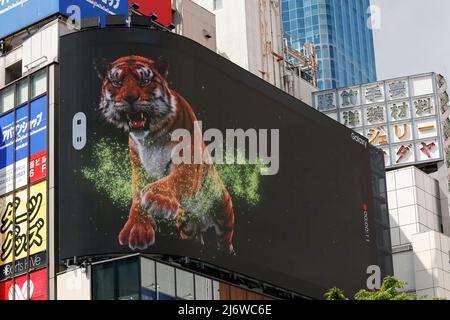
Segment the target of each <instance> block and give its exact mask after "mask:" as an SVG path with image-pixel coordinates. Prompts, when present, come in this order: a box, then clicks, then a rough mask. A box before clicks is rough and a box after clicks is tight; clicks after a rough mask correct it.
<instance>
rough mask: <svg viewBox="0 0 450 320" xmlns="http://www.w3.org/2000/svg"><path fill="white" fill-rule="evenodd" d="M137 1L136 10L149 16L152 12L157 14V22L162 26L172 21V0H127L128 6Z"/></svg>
mask: <svg viewBox="0 0 450 320" xmlns="http://www.w3.org/2000/svg"><path fill="white" fill-rule="evenodd" d="M135 2H138V3H139V8H138V9H137V11H138V12H140V13H142V14H143V15H146V16H150V15H152V14H153V13H155V14H157V15H158V20H157V21H158V22H159V23H161V24H162V25H164V26H168V25H169V24H170V23H171V22H172V0H147V1H133V0H128V3H129V5H130V7H131V6H132V5H133V3H135Z"/></svg>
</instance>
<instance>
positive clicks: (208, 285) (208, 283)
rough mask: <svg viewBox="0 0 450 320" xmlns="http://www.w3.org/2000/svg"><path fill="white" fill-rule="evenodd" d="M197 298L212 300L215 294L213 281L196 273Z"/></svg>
mask: <svg viewBox="0 0 450 320" xmlns="http://www.w3.org/2000/svg"><path fill="white" fill-rule="evenodd" d="M194 279H195V300H211V299H213V298H214V296H213V281H212V280H210V279H208V278H205V277H202V276H199V275H195V278H194Z"/></svg>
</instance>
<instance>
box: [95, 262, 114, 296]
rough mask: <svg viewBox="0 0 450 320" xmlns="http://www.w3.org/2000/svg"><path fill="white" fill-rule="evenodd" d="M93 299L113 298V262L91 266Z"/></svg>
mask: <svg viewBox="0 0 450 320" xmlns="http://www.w3.org/2000/svg"><path fill="white" fill-rule="evenodd" d="M92 289H93V292H92V295H93V298H94V300H114V299H115V294H114V264H113V263H105V264H99V265H96V266H94V268H92Z"/></svg>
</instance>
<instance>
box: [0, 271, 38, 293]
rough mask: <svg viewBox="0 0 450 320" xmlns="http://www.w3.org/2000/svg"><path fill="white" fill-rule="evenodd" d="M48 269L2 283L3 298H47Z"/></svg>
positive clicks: (0, 290) (0, 284) (0, 287)
mask: <svg viewBox="0 0 450 320" xmlns="http://www.w3.org/2000/svg"><path fill="white" fill-rule="evenodd" d="M46 299H47V269H42V270H39V271H34V272H31V273H30V276H29V279H28V276H27V275H24V276H21V277H18V278H15V279H14V281H13V280H9V281H5V282H2V283H0V301H1V300H46Z"/></svg>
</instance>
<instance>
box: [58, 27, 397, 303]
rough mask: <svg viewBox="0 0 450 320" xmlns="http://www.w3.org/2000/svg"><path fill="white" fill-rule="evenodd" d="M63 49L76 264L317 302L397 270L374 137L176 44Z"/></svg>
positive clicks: (91, 40) (129, 42)
mask: <svg viewBox="0 0 450 320" xmlns="http://www.w3.org/2000/svg"><path fill="white" fill-rule="evenodd" d="M60 50H61V52H60V66H61V68H60V73H61V74H60V86H61V87H60V88H61V92H60V93H61V95H60V104H61V105H60V106H61V110H64V112H61V113H60V119H59V121H60V137H59V138H60V139H59V142H60V144H59V157H60V168H59V187H58V188H59V191H58V193H59V214H60V217H59V223H60V229H59V237H60V242H59V243H60V258H61V259H65V258H71V257H74V256H77V257H82V256H95V255H108V254H122V253H133V252H144V253H155V254H167V255H176V256H187V257H191V258H193V259H198V260H201V261H204V262H207V263H210V264H213V265H216V266H219V267H221V268H224V269H227V270H231V271H234V272H237V273H240V274H244V275H247V276H250V277H252V278H256V279H259V280H261V281H264V282H266V283H269V284H273V285H276V286H279V287H283V288H285V289H288V290H293V291H296V292H299V293H302V294H305V295H309V296H312V297H316V298H321V297H322V296H323V293H324V292H325V290H326V289H327V288H328V287H331V286H339V287H342V288H344V289H345V290H346V291H347V292H352V291H355V290H356V289H359V288H362V287H365V285H366V280H367V278H368V275H367V273H366V270H367V268H368V267H369V266H371V265H380V266H381V267H382V269H383V271H384V272H387V273H390V272H391V268H392V266H391V264H390V262H389V261H390V260H389V257H387V258H386V256H384V258H381V259H380V257H381V256H383V254H380V252H381V251H380V250H381V249H380V247H379V245H380V244H383V243H385V244H386V246H387V247H389V246H390V243H389V238H387V243H386V241H384V239H382V238H383V236H382V235H381V233H382V231H383V230H380V229H379V228H378V226H379V225H378V223H377V222H379V221H381V220H383V219H386V217H387V215H386V211H385V210H384V211H383V213H382V214H383V215H384V218H383V219H381V218H380V217H381V210H380V208H381V206H380V205H379V204H377V203H378V202H379V201H381V202H383V201H384V204H385V194H384V193H383V190H385V188H384V180H382V177H383V176H384V171H383V170H384V167H383V156H382V153H381V152H377V151H373V152H372V153H370V152H369V147H368V143H367V140H366V139H364V138H363V137H361V136H359V135H357V134H355V133H354V132H353V131H351V130H349V129H347V128H346V127H344V126H343V125H340V124H337V123H336V122H334V121H333V120H331V119H329V118H328V117H326V116H324V115H322V114H321V113H320V112H318V111H316V110H314V109H313V108H311V107H309V106H307V105H305V104H303V103H302V102H301V101H299V100H296V99H295V98H293V97H291V96H289V95H287V94H285V93H284V92H282V91H281V90H278V89H277V88H275V87H273V86H271V85H270V84H268V83H266V82H264V81H263V80H261V79H259V78H257V77H256V76H254V75H252V74H250V73H248V72H246V71H245V70H243V69H241V68H239V67H238V66H236V65H234V64H233V63H231V62H229V61H228V60H226V59H225V58H223V57H221V56H219V55H216V54H215V53H213V52H211V51H210V50H208V49H206V48H204V47H202V46H200V45H199V44H197V43H195V42H193V41H191V40H189V39H186V38H183V37H180V36H177V35H174V34H171V33H168V32H157V31H152V30H144V29H125V28H124V29H118V28H115V29H104V30H89V31H83V32H79V33H75V34H70V35H67V36H64V37H62V39H61V49H60ZM330 139H331V140H332V142H330ZM370 154H372V156H375V157H379V158H380V159H381V161H378V164H377V165H379V167H378V169H379V172H381V173H380V174H379V177H380V178H379V179H378V178H377V179H378V180H376V181H375V180H374V179H373V175H372V169H371V162H370V157H371V155H370ZM374 163H375V162H372V166H374ZM372 184H373V185H378V187H377V188H376V190H377V192H376V194H374V193H373V192H372ZM380 190H381V191H380ZM374 199H378V200H374ZM380 199H381V200H380ZM377 201H378V202H377ZM384 221H386V220H384ZM383 241H384V242H383ZM385 258H386V259H385ZM386 261H387V262H386Z"/></svg>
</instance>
